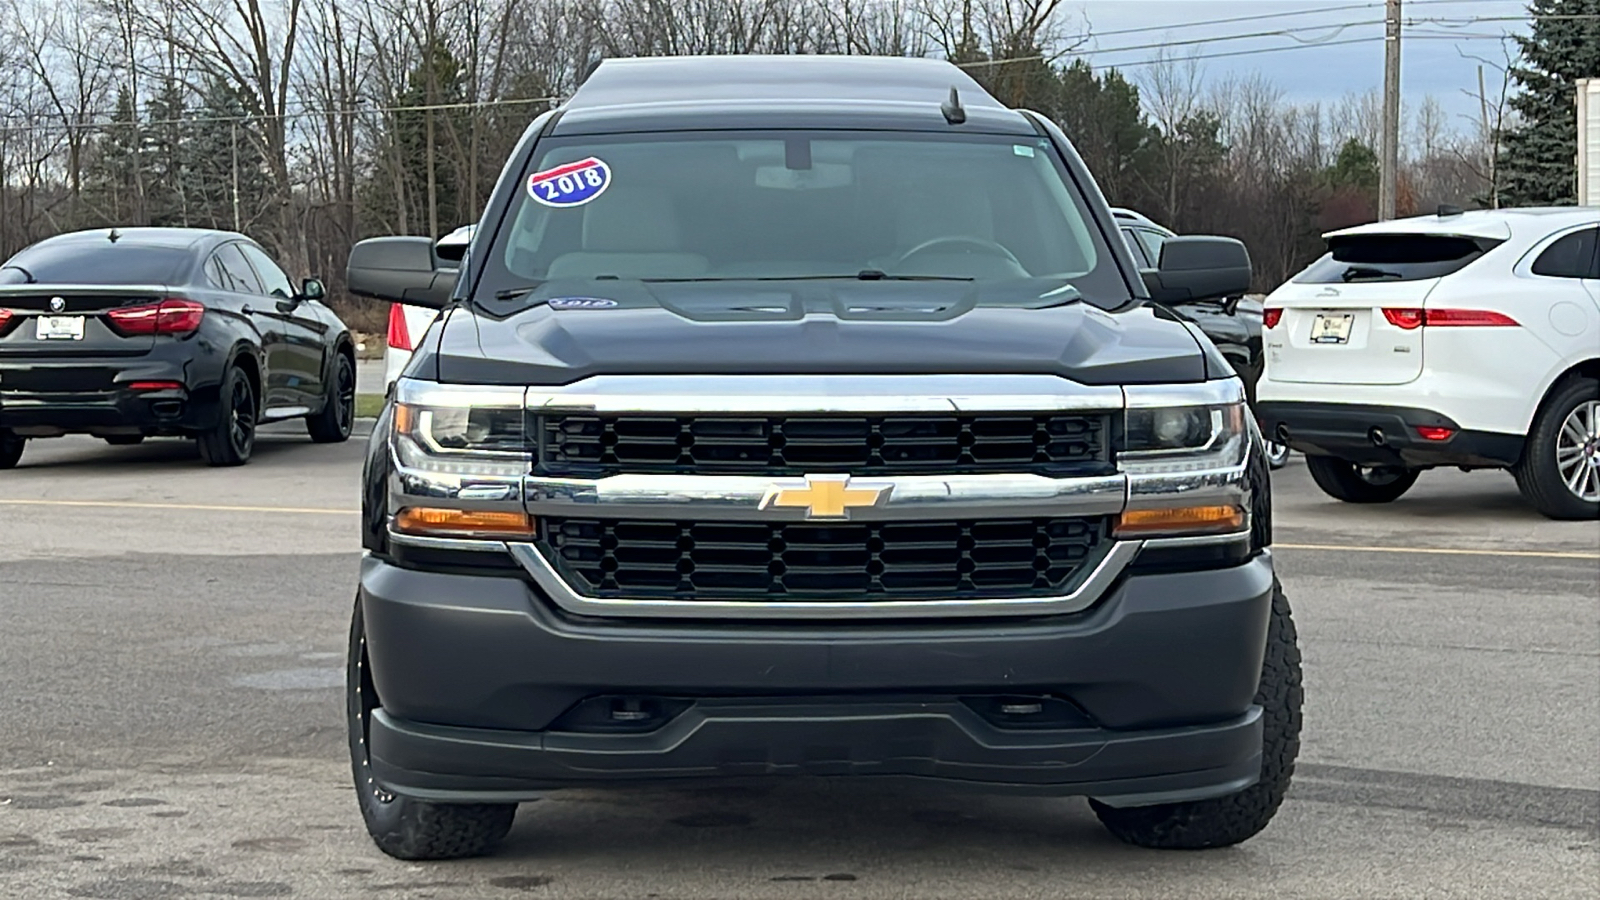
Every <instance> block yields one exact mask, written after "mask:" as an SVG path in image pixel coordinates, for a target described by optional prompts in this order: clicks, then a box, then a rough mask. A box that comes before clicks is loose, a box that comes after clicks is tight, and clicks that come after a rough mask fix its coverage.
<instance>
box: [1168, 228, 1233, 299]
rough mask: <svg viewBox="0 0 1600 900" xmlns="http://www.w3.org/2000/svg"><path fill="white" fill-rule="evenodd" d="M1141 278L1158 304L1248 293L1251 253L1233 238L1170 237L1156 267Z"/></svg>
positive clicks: (1221, 297)
mask: <svg viewBox="0 0 1600 900" xmlns="http://www.w3.org/2000/svg"><path fill="white" fill-rule="evenodd" d="M1142 275H1143V276H1144V283H1145V287H1146V288H1147V289H1148V290H1149V291H1150V298H1151V299H1152V300H1155V301H1157V302H1159V303H1183V302H1185V301H1195V300H1221V299H1223V298H1227V297H1234V296H1239V295H1242V294H1244V293H1245V292H1246V291H1248V290H1250V276H1251V270H1250V252H1249V251H1248V250H1246V249H1245V246H1244V244H1243V243H1242V242H1240V241H1236V240H1234V239H1233V238H1226V237H1188V236H1185V237H1175V238H1169V239H1168V240H1167V242H1166V243H1164V244H1162V245H1161V262H1160V263H1159V264H1158V266H1157V268H1154V269H1146V270H1144V272H1143V273H1142Z"/></svg>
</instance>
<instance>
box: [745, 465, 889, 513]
mask: <svg viewBox="0 0 1600 900" xmlns="http://www.w3.org/2000/svg"><path fill="white" fill-rule="evenodd" d="M892 487H893V485H889V484H882V483H876V484H852V483H851V481H850V476H849V475H807V476H806V479H805V482H804V483H803V484H795V483H781V484H775V485H773V486H772V487H770V488H767V494H766V496H764V497H762V498H761V508H762V509H771V508H773V507H779V508H784V509H804V510H805V511H806V518H808V519H845V518H849V510H851V509H856V508H859V507H863V506H877V505H878V502H879V501H880V500H882V499H883V498H884V497H886V496H888V494H889V491H890V489H891V488H892Z"/></svg>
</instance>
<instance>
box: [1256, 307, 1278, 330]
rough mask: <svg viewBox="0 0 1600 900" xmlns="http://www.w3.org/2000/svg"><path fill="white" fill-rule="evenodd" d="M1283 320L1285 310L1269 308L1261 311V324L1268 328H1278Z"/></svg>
mask: <svg viewBox="0 0 1600 900" xmlns="http://www.w3.org/2000/svg"><path fill="white" fill-rule="evenodd" d="M1282 319H1283V308H1282V307H1277V306H1269V307H1267V308H1266V309H1263V310H1262V311H1261V324H1262V326H1263V327H1266V328H1277V327H1278V322H1280V321H1281V320H1282Z"/></svg>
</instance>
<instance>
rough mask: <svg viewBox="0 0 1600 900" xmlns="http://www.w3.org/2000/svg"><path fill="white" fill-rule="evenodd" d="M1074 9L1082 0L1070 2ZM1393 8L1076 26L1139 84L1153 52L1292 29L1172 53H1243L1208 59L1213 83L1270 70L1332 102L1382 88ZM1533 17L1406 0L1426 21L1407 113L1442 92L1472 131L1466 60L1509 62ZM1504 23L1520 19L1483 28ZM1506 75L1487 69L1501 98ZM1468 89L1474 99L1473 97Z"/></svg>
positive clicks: (1100, 14) (1236, 11) (1133, 4)
mask: <svg viewBox="0 0 1600 900" xmlns="http://www.w3.org/2000/svg"><path fill="white" fill-rule="evenodd" d="M1073 5H1074V0H1068V3H1067V4H1064V6H1066V7H1072V6H1073ZM1383 7H1384V4H1383V2H1382V0H1365V2H1363V0H1076V9H1077V11H1076V12H1075V13H1073V15H1074V21H1073V26H1074V29H1075V30H1076V29H1081V28H1083V27H1085V24H1087V26H1088V27H1089V30H1090V31H1091V33H1092V34H1093V35H1094V36H1093V37H1092V39H1091V41H1090V43H1089V44H1088V46H1087V47H1086V48H1085V49H1086V51H1089V52H1086V53H1085V54H1084V55H1086V56H1087V58H1088V59H1089V61H1090V62H1092V63H1093V64H1094V65H1096V66H1111V65H1116V66H1119V67H1127V68H1126V72H1127V74H1128V75H1130V76H1135V77H1136V76H1137V74H1138V72H1139V71H1140V67H1139V66H1137V65H1136V64H1137V63H1141V62H1146V61H1148V60H1150V59H1151V58H1152V57H1153V56H1154V55H1155V54H1156V52H1157V51H1156V50H1154V49H1147V47H1148V45H1152V44H1162V43H1174V44H1175V43H1176V42H1183V41H1200V40H1203V39H1212V38H1223V37H1233V36H1237V35H1247V34H1259V33H1261V32H1276V31H1283V30H1292V31H1293V33H1292V34H1287V35H1271V36H1263V37H1254V38H1249V39H1242V40H1207V41H1206V42H1205V43H1195V44H1192V45H1183V46H1176V45H1175V46H1173V47H1172V50H1171V52H1174V53H1179V54H1184V55H1187V54H1190V53H1193V54H1196V55H1199V56H1213V55H1216V54H1225V53H1226V54H1239V55H1233V56H1219V57H1217V58H1212V59H1205V60H1203V61H1202V62H1201V65H1202V66H1204V67H1205V69H1204V71H1205V73H1206V74H1207V76H1208V77H1218V76H1223V75H1226V74H1230V73H1235V74H1246V73H1250V72H1260V73H1262V74H1263V75H1265V76H1266V77H1267V78H1268V79H1270V80H1271V81H1272V82H1273V83H1275V84H1277V85H1278V86H1279V87H1281V88H1282V89H1283V90H1284V91H1285V93H1286V94H1287V96H1288V97H1289V98H1290V99H1292V100H1295V101H1301V102H1304V101H1311V100H1322V101H1330V100H1338V99H1339V98H1340V97H1342V96H1344V95H1345V94H1348V93H1352V92H1356V93H1362V92H1367V91H1372V90H1376V89H1379V88H1381V87H1382V85H1383V30H1384V29H1383V16H1384V10H1383ZM1256 16H1267V17H1268V18H1255V17H1256ZM1526 16H1527V6H1526V3H1525V2H1523V0H1405V3H1404V6H1403V8H1402V17H1403V18H1404V19H1407V20H1417V21H1415V22H1414V23H1412V22H1408V24H1407V25H1406V28H1405V32H1404V33H1405V35H1406V39H1405V40H1403V41H1402V44H1401V46H1402V54H1401V59H1402V65H1401V90H1402V92H1403V98H1404V100H1403V103H1404V105H1406V106H1407V107H1408V108H1409V109H1415V108H1416V106H1415V104H1416V103H1417V102H1418V101H1420V100H1421V99H1422V98H1423V97H1424V96H1425V95H1428V94H1432V95H1433V96H1435V97H1437V98H1438V99H1439V101H1440V102H1441V103H1443V104H1444V105H1445V107H1446V110H1447V111H1448V112H1449V113H1450V114H1451V120H1452V124H1453V125H1455V126H1456V127H1461V126H1463V125H1465V124H1466V123H1465V122H1464V121H1463V120H1462V119H1461V118H1460V117H1461V116H1462V115H1469V114H1470V115H1474V116H1475V115H1476V114H1477V109H1478V104H1477V101H1476V99H1474V98H1475V96H1476V91H1477V78H1478V74H1477V66H1478V63H1477V62H1475V61H1473V60H1469V59H1466V58H1464V57H1463V54H1469V55H1473V56H1480V57H1485V58H1487V59H1492V60H1497V61H1503V59H1504V54H1503V51H1502V50H1501V45H1502V41H1501V40H1499V36H1500V35H1503V34H1504V33H1506V32H1518V33H1524V34H1525V33H1526V32H1527V29H1528V22H1527V18H1526ZM1247 17H1248V20H1247V21H1234V22H1219V23H1217V24H1211V25H1195V24H1192V23H1198V22H1216V20H1218V19H1237V18H1247ZM1499 18H1510V19H1514V21H1483V19H1499ZM1129 29H1153V30H1139V31H1134V32H1131V33H1128V32H1129ZM1114 32H1124V33H1120V34H1119V33H1114ZM1340 42H1348V43H1340ZM1317 43H1323V44H1324V45H1323V46H1316V44H1317ZM1505 43H1507V44H1509V42H1505ZM1141 48H1145V49H1141ZM1285 48H1293V49H1285ZM1499 77H1500V76H1499V74H1498V73H1497V72H1496V71H1495V70H1493V69H1490V68H1487V67H1485V70H1484V78H1485V80H1486V82H1487V83H1488V87H1489V93H1490V94H1491V96H1492V95H1494V94H1495V93H1496V92H1497V90H1498V86H1499ZM1465 90H1470V91H1472V92H1473V93H1474V97H1473V98H1469V97H1468V96H1466V95H1465V94H1463V93H1462V92H1463V91H1465Z"/></svg>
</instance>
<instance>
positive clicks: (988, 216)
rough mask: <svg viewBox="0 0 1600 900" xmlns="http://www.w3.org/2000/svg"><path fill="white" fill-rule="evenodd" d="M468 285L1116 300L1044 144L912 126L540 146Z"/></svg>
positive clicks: (1116, 282) (1118, 294)
mask: <svg viewBox="0 0 1600 900" xmlns="http://www.w3.org/2000/svg"><path fill="white" fill-rule="evenodd" d="M536 154H537V155H536V158H535V160H534V162H533V165H532V167H531V169H530V170H529V171H528V172H527V173H525V175H524V177H523V179H522V184H521V189H520V190H519V191H518V192H517V196H516V199H515V200H514V201H513V203H512V205H511V207H510V209H509V211H508V219H507V225H506V226H504V227H502V228H501V229H500V230H499V233H498V234H496V236H495V240H494V244H493V246H492V247H491V248H489V249H488V252H487V253H486V254H485V256H484V264H485V268H484V272H483V278H482V280H481V281H479V283H478V289H477V294H478V296H480V297H488V296H493V295H494V294H496V293H501V294H503V295H504V294H508V293H510V292H514V291H515V290H516V289H518V288H523V287H528V286H531V285H535V284H538V283H540V282H543V281H546V280H566V279H580V280H601V281H604V280H611V279H616V280H642V281H691V282H693V281H736V280H751V279H760V280H789V279H829V278H839V279H859V280H863V281H872V280H886V281H893V280H905V279H916V280H924V279H935V280H953V281H967V282H999V281H1009V282H1016V281H1018V280H1026V279H1036V280H1039V281H1040V282H1041V283H1040V285H1039V288H1040V291H1041V292H1043V291H1048V290H1052V289H1059V288H1060V286H1061V283H1062V282H1067V283H1070V284H1071V285H1072V286H1073V287H1075V288H1076V289H1077V290H1078V291H1079V292H1080V293H1082V294H1084V295H1086V296H1089V297H1091V298H1094V297H1095V296H1097V295H1098V296H1100V297H1104V298H1106V299H1107V300H1108V301H1109V302H1110V303H1111V304H1112V305H1117V304H1121V303H1125V302H1127V300H1128V292H1127V287H1126V285H1125V284H1124V283H1123V281H1122V279H1121V275H1120V273H1119V272H1118V271H1117V269H1116V264H1115V262H1114V260H1113V258H1112V257H1111V255H1110V253H1109V252H1107V251H1106V250H1105V248H1104V243H1103V239H1102V238H1101V236H1100V235H1099V232H1098V230H1097V229H1096V228H1095V227H1093V225H1092V224H1091V223H1090V219H1089V217H1088V214H1087V211H1086V208H1085V205H1084V203H1083V201H1082V198H1081V197H1080V196H1079V192H1078V191H1077V190H1076V189H1075V187H1074V186H1073V183H1072V182H1071V181H1070V180H1068V178H1067V177H1066V172H1065V171H1064V170H1063V169H1062V167H1061V166H1060V163H1059V162H1058V161H1057V160H1056V159H1055V156H1054V152H1053V150H1052V149H1051V147H1050V144H1049V142H1048V141H1047V140H1044V139H1042V138H1016V137H1008V136H989V135H961V136H947V135H936V134H922V133H845V132H814V133H777V134H774V133H770V132H764V133H728V132H718V133H714V134H703V133H697V134H671V135H661V134H651V135H638V136H605V137H590V138H569V139H559V140H547V141H542V142H541V143H540V145H539V147H538V150H537V151H536Z"/></svg>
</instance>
